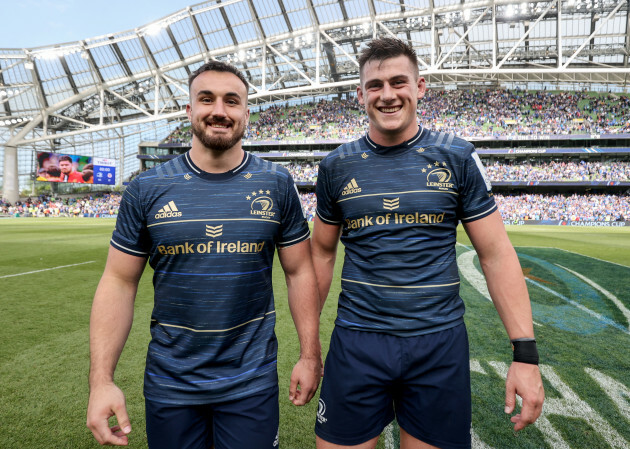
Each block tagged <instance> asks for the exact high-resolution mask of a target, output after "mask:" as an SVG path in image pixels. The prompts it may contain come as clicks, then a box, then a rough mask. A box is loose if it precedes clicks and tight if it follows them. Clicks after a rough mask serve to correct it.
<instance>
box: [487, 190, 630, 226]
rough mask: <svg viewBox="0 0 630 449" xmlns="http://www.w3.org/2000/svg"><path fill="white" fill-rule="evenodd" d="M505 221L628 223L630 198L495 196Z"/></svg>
mask: <svg viewBox="0 0 630 449" xmlns="http://www.w3.org/2000/svg"><path fill="white" fill-rule="evenodd" d="M495 199H496V201H497V205H498V206H499V210H500V211H501V216H502V217H503V219H504V220H567V221H625V220H626V219H627V217H630V198H629V197H628V196H619V195H577V194H573V195H570V196H564V195H539V194H526V195H515V196H504V195H495Z"/></svg>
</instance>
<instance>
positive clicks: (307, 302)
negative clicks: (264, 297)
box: [287, 273, 321, 360]
mask: <svg viewBox="0 0 630 449" xmlns="http://www.w3.org/2000/svg"><path fill="white" fill-rule="evenodd" d="M287 288H288V296H289V308H290V310H291V316H292V317H293V322H294V323H295V328H296V330H297V333H298V338H299V340H300V356H301V357H304V358H314V359H317V360H319V359H320V357H321V345H320V342H319V295H318V293H317V287H316V283H315V279H314V278H313V276H312V274H309V273H301V274H296V275H292V276H287Z"/></svg>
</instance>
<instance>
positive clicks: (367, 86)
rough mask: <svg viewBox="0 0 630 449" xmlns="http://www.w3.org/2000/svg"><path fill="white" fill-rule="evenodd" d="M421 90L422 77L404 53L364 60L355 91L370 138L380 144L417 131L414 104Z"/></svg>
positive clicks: (386, 144) (395, 141) (393, 143)
mask: <svg viewBox="0 0 630 449" xmlns="http://www.w3.org/2000/svg"><path fill="white" fill-rule="evenodd" d="M425 90H426V86H425V82H424V78H420V77H419V76H418V68H417V67H414V65H413V64H412V63H411V61H410V60H409V58H408V57H406V56H404V55H401V56H396V57H393V58H387V59H384V60H370V61H368V62H367V63H366V64H365V65H364V66H363V69H362V70H361V84H360V85H359V87H357V95H358V99H359V103H361V104H362V105H364V106H365V110H366V112H367V114H368V117H369V119H370V129H369V135H370V138H371V139H372V140H373V141H374V142H376V143H378V144H379V145H384V146H392V145H397V144H399V143H402V142H404V141H406V140H409V139H411V138H412V137H413V136H414V135H415V134H416V132H418V123H417V118H416V108H417V106H418V100H420V99H421V98H422V97H423V96H424V93H425Z"/></svg>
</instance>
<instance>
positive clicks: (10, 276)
mask: <svg viewBox="0 0 630 449" xmlns="http://www.w3.org/2000/svg"><path fill="white" fill-rule="evenodd" d="M94 262H96V261H95V260H89V261H87V262H81V263H73V264H72V265H61V266H59V267H52V268H44V269H42V270H35V271H27V272H26V273H17V274H7V275H6V276H0V279H4V278H12V277H15V276H24V275H25V274H33V273H41V272H42V271H50V270H58V269H60V268H68V267H76V266H77V265H85V264H88V263H94Z"/></svg>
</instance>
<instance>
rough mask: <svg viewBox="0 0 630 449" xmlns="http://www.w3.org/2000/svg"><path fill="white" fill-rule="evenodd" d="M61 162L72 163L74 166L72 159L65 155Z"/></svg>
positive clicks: (60, 159)
mask: <svg viewBox="0 0 630 449" xmlns="http://www.w3.org/2000/svg"><path fill="white" fill-rule="evenodd" d="M61 161H68V162H70V163H71V164H72V162H73V161H72V158H71V157H70V156H67V155H65V154H64V155H63V156H61V157H60V158H59V162H61Z"/></svg>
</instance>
